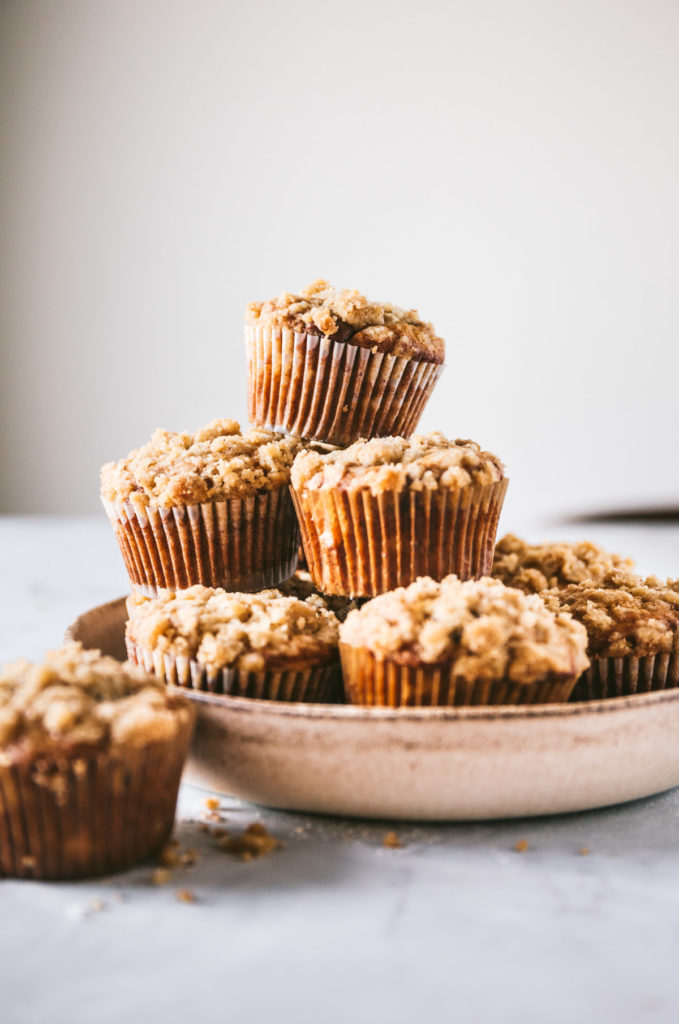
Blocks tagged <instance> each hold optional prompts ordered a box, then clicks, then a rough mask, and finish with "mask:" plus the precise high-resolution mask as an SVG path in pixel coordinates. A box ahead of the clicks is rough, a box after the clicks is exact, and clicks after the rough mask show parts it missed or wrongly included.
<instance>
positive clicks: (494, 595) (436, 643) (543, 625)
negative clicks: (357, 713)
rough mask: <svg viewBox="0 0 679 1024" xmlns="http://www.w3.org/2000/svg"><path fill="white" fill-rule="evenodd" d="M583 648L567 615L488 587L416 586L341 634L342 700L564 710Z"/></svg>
mask: <svg viewBox="0 0 679 1024" xmlns="http://www.w3.org/2000/svg"><path fill="white" fill-rule="evenodd" d="M586 646H587V633H586V631H585V629H584V627H583V626H581V625H580V623H578V622H575V621H574V620H573V619H572V618H571V616H570V615H568V614H566V613H557V614H555V613H553V612H551V611H549V610H548V609H547V608H546V607H545V604H544V602H543V601H542V600H541V599H540V598H539V597H537V596H536V595H528V594H524V593H523V592H522V591H520V590H514V589H512V588H509V587H505V586H504V585H503V584H502V583H500V582H499V581H498V580H491V579H489V578H486V579H482V580H470V581H467V582H462V581H461V580H459V579H457V577H455V576H447V577H446V578H445V579H443V580H441V582H437V581H436V580H432V579H430V578H428V577H424V578H422V579H418V580H417V581H416V582H415V583H412V584H411V585H410V586H409V587H401V588H399V589H398V590H393V591H391V592H390V593H388V594H382V595H381V596H380V597H376V598H374V599H373V600H372V601H368V602H367V604H365V605H363V607H362V608H360V609H358V610H357V611H352V612H351V613H350V614H349V615H348V617H347V620H346V622H344V623H343V624H342V626H340V655H341V659H342V669H343V673H344V687H345V693H346V697H347V700H348V701H349V702H350V703H352V704H369V705H380V706H384V707H402V706H431V705H457V704H484V705H485V704H538V703H551V702H555V701H565V700H568V697H569V695H570V693H571V690H572V689H573V686H574V685H575V681H576V679H577V678H578V676H579V675H580V674H581V672H582V671H583V670H584V669H585V668H586V667H587V665H588V659H587V656H586V654H585V649H586Z"/></svg>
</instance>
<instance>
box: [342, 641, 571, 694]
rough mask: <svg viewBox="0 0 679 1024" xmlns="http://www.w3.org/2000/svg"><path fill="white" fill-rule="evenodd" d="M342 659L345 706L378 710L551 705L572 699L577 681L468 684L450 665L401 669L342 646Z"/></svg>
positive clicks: (360, 649) (554, 679) (364, 651)
mask: <svg viewBox="0 0 679 1024" xmlns="http://www.w3.org/2000/svg"><path fill="white" fill-rule="evenodd" d="M340 655H341V658H342V671H343V674H344V691H345V694H346V699H347V702H348V703H349V704H366V705H373V706H376V707H389V708H398V707H453V706H456V705H472V704H476V705H492V704H553V703H558V702H561V701H567V700H568V698H569V696H570V693H571V691H572V689H573V686H574V684H575V680H576V676H575V675H571V676H567V677H564V676H556V675H555V676H553V677H552V678H546V679H543V680H539V681H538V682H535V683H522V684H519V683H513V682H511V681H509V680H500V681H493V682H484V681H478V682H469V681H468V680H466V679H462V678H460V677H456V676H455V675H454V674H453V671H452V666H450V665H425V664H420V665H417V666H414V665H400V664H398V663H397V662H395V661H391V660H389V659H380V658H376V657H375V655H374V654H373V653H372V652H371V651H369V650H367V649H366V648H363V647H350V646H349V645H348V644H343V643H340Z"/></svg>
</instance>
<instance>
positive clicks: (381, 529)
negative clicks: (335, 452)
mask: <svg viewBox="0 0 679 1024" xmlns="http://www.w3.org/2000/svg"><path fill="white" fill-rule="evenodd" d="M507 483H508V481H507V479H506V478H505V479H503V480H499V481H497V482H496V483H493V484H487V485H473V486H469V487H463V488H460V489H459V490H450V489H449V488H439V489H438V490H436V491H426V490H425V491H409V490H406V491H403V492H394V491H383V492H381V493H379V494H371V493H370V491H369V490H367V489H355V490H351V489H346V490H342V489H341V488H337V489H333V490H330V489H327V490H324V489H321V490H318V491H313V490H308V489H306V488H302V489H301V490H298V491H296V490H292V496H293V500H294V502H295V507H296V509H297V515H298V518H299V521H300V528H301V531H302V543H303V545H304V553H305V555H306V560H307V564H308V567H309V572H310V573H311V577H312V579H313V581H314V583H315V585H316V586H317V587H318V588H319V590H322V591H324V592H325V593H327V594H345V595H347V596H349V597H374V596H376V595H377V594H382V593H384V592H385V591H387V590H393V589H394V588H395V587H401V586H408V584H409V583H412V582H413V581H414V580H415V579H417V577H418V576H432V577H433V578H434V579H442V578H443V577H444V576H446V575H448V573H455V574H456V575H457V576H459V578H460V579H463V580H466V579H477V578H479V577H481V576H486V575H488V574H489V573H490V570H491V566H492V563H493V550H494V547H495V536H496V533H497V526H498V520H499V517H500V510H501V508H502V503H503V501H504V497H505V493H506V491H507Z"/></svg>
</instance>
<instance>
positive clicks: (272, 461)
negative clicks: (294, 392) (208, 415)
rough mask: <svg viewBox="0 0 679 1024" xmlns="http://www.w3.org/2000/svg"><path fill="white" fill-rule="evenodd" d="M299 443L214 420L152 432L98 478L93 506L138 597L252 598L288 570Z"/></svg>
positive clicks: (293, 558)
mask: <svg viewBox="0 0 679 1024" xmlns="http://www.w3.org/2000/svg"><path fill="white" fill-rule="evenodd" d="M299 446H300V442H299V440H298V439H296V438H293V437H281V436H280V435H277V434H272V433H270V432H269V431H265V430H258V429H251V430H247V431H245V432H244V433H241V430H240V426H239V425H238V423H236V421H235V420H214V421H213V422H212V423H210V424H208V425H207V426H206V427H202V428H201V429H200V430H197V431H196V432H195V433H193V434H191V433H187V432H184V433H174V432H171V431H168V430H156V431H155V433H154V434H153V435H152V437H151V440H150V441H149V442H148V443H147V444H145V445H144V446H143V447H141V448H137V449H136V450H135V451H133V452H130V454H129V455H128V456H127V458H125V459H121V460H120V461H119V462H109V463H108V464H107V465H105V466H104V467H103V469H102V471H101V496H102V500H103V502H104V507H105V509H106V512H107V513H108V516H109V518H110V520H111V523H112V524H113V528H114V530H115V533H116V537H117V539H118V543H119V545H120V550H121V552H122V555H123V558H124V560H125V565H126V568H127V572H128V575H129V577H130V583H131V585H132V588H133V590H135V591H136V592H137V593H142V594H147V595H151V596H153V595H154V594H156V593H157V592H158V590H159V589H170V590H184V589H186V588H188V587H192V586H194V585H196V584H199V583H200V584H203V585H204V586H212V587H224V588H225V589H226V590H238V591H242V590H261V589H262V588H263V587H270V586H273V585H275V584H276V583H279V582H280V581H281V580H285V579H287V578H288V577H289V576H290V575H291V574H292V573H293V572H294V569H295V566H296V564H297V551H298V547H299V528H298V525H297V519H296V516H295V511H294V508H293V506H292V501H291V499H290V493H289V490H288V481H289V478H290V467H291V465H292V461H293V458H294V456H295V454H296V452H297V451H298V450H299Z"/></svg>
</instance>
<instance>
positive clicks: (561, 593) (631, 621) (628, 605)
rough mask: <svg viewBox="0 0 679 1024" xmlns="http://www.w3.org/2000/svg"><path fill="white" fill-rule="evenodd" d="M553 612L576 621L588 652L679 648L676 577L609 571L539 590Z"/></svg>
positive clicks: (607, 654)
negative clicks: (584, 633)
mask: <svg viewBox="0 0 679 1024" xmlns="http://www.w3.org/2000/svg"><path fill="white" fill-rule="evenodd" d="M542 597H543V598H544V601H545V604H547V606H548V607H549V608H551V609H553V610H554V611H566V612H570V614H571V615H572V616H573V617H574V618H575V619H577V620H578V622H581V623H582V624H583V625H584V626H585V628H586V629H587V634H588V637H589V646H588V652H589V654H590V656H594V655H596V656H597V657H600V658H624V657H628V656H632V657H635V658H641V657H645V656H646V655H649V654H661V653H669V652H677V651H679V581H678V580H667V581H666V582H663V581H662V580H660V579H658V578H657V577H656V576H648V577H646V578H645V579H644V577H642V576H636V575H635V574H634V573H625V572H612V573H608V574H607V575H606V576H604V578H603V579H602V580H601V582H600V583H594V582H592V581H588V582H587V581H586V582H584V583H578V584H573V585H571V586H569V587H565V588H564V589H563V590H549V591H547V592H546V593H544V594H543V595H542Z"/></svg>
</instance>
